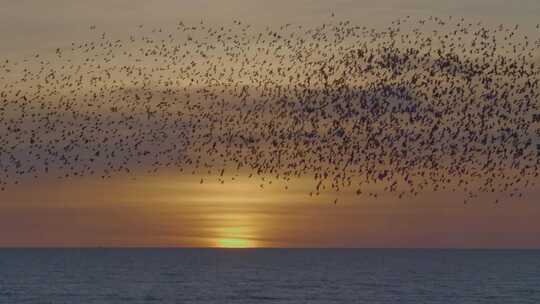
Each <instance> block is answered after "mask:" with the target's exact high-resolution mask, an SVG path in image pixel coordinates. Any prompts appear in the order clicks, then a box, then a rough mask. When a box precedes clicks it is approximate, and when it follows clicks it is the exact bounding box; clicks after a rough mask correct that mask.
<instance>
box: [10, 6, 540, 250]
mask: <svg viewBox="0 0 540 304" xmlns="http://www.w3.org/2000/svg"><path fill="white" fill-rule="evenodd" d="M332 12H333V13H335V14H336V15H338V16H340V17H342V18H347V19H350V20H352V22H356V23H358V24H360V25H364V24H365V25H369V26H374V27H384V26H385V25H387V24H388V23H389V22H391V21H392V20H394V19H395V18H398V17H403V16H404V15H411V16H429V15H432V14H433V15H437V16H447V15H454V16H466V17H468V18H474V19H475V20H477V19H478V20H482V21H484V22H485V23H488V24H493V25H498V24H499V23H505V24H515V23H519V24H521V25H522V26H524V27H525V28H527V26H528V27H530V28H532V27H533V25H534V24H536V22H537V20H536V19H537V16H539V15H540V3H538V1H502V0H498V1H491V0H475V1H464V0H459V1H428V0H424V1H398V0H380V1H322V0H317V1H307V0H306V1H261V0H258V1H244V0H243V1H238V0H232V1H226V2H225V1H185V0H183V1H140V0H136V1H127V0H125V1H119V0H113V1H110V0H109V1H104V0H98V1H91V2H90V1H68V0H63V1H59V0H51V1H46V2H45V1H37V0H25V1H15V0H6V1H1V2H0V20H2V22H1V23H0V41H8V42H9V43H2V44H0V58H19V57H21V56H25V55H28V54H33V53H35V52H45V53H47V52H54V50H55V49H56V47H62V46H67V45H70V44H71V42H74V41H76V42H80V41H85V40H86V39H94V37H95V33H93V32H91V31H89V30H88V29H89V27H90V26H91V25H95V26H96V28H97V29H98V30H103V31H107V32H108V33H111V34H112V35H120V36H121V35H126V34H128V33H129V31H132V30H133V29H134V28H135V27H137V26H138V25H139V24H145V25H149V26H155V27H160V26H167V25H171V24H176V23H177V22H178V20H184V21H186V22H199V21H200V20H201V19H202V20H205V22H209V23H211V24H223V23H230V22H231V20H232V19H240V20H244V21H245V22H248V23H252V24H254V25H258V26H266V25H279V24H283V23H287V22H294V23H300V24H317V23H318V22H320V21H321V20H323V19H324V18H328V15H329V14H330V13H332ZM233 177H234V180H232V178H233ZM200 179H201V177H200V176H192V175H185V174H182V173H179V172H169V171H166V170H163V171H159V172H158V173H156V174H145V173H141V174H140V175H138V176H136V177H135V178H134V177H133V176H122V175H119V176H114V177H113V178H112V179H109V180H101V179H99V178H93V177H80V178H73V179H69V180H62V181H56V180H54V179H51V178H40V179H35V180H27V181H24V182H23V183H21V184H20V185H16V186H13V187H10V188H9V189H7V191H6V192H2V193H0V247H96V246H105V247H107V246H111V247H370V248H374V247H375V248H386V247H389V248H418V247H422V248H427V247H429V248H540V221H539V219H540V204H538V202H537V198H538V197H540V189H538V188H536V189H532V190H530V191H529V192H528V193H525V195H524V196H523V198H521V199H513V200H510V201H506V202H505V203H504V204H497V205H495V204H492V203H491V201H488V200H478V201H475V202H472V203H469V204H467V205H464V204H463V203H462V200H461V198H460V196H458V195H456V194H452V193H446V192H437V193H425V194H423V195H421V196H419V197H416V198H410V199H407V200H398V199H396V198H395V197H392V196H390V195H386V194H384V193H383V192H382V189H375V191H379V193H380V194H381V197H380V198H379V199H377V200H374V199H369V198H362V199H359V198H358V197H356V196H355V195H353V193H350V192H345V193H340V194H339V197H340V201H339V204H333V203H332V201H333V199H334V196H332V194H331V193H328V194H324V195H322V196H319V197H311V196H309V192H310V191H311V189H312V187H313V182H312V181H310V180H309V179H307V178H302V179H298V180H293V181H292V182H291V183H289V186H288V189H285V185H284V184H282V183H280V182H276V183H275V184H273V185H271V186H269V185H266V186H265V188H264V189H261V187H260V186H259V183H258V182H257V181H255V180H253V179H249V178H247V177H246V176H245V175H243V174H240V175H239V176H228V178H227V181H226V182H225V184H221V183H218V182H217V179H212V178H209V179H207V181H206V182H205V183H203V184H200V183H199V180H200Z"/></svg>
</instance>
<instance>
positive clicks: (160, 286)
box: [0, 249, 540, 304]
mask: <svg viewBox="0 0 540 304" xmlns="http://www.w3.org/2000/svg"><path fill="white" fill-rule="evenodd" d="M0 303H14V304H15V303H54V304H56V303H415V304H416V303H490V304H493V303H540V251H527V250H524V251H513V250H387V249H380V250H379V249H369V250H366V249H247V250H246V249H241V250H236V249H231V250H219V249H2V250H0Z"/></svg>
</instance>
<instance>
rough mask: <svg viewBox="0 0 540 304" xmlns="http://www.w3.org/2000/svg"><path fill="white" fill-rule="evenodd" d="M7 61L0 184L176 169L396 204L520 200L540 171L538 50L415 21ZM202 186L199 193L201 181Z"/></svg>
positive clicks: (248, 33)
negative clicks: (447, 198) (305, 184)
mask: <svg viewBox="0 0 540 304" xmlns="http://www.w3.org/2000/svg"><path fill="white" fill-rule="evenodd" d="M539 28H540V26H537V29H536V30H537V31H538V30H539ZM91 30H92V31H93V33H94V34H93V35H94V36H95V39H93V40H89V41H84V42H81V43H72V44H71V45H69V46H62V47H59V48H57V49H54V50H52V51H50V52H48V51H44V52H42V53H38V54H33V55H31V56H27V57H26V58H23V59H20V60H9V59H7V60H2V61H1V62H0V71H1V73H0V187H1V189H2V190H5V189H7V188H8V187H9V186H10V185H12V184H18V183H21V182H23V183H24V182H26V180H27V179H28V177H34V178H40V177H46V176H48V177H51V176H53V177H55V178H62V179H64V178H73V177H77V176H89V175H97V176H100V177H101V178H108V177H111V176H113V175H114V174H133V175H137V174H141V170H147V171H149V172H156V171H157V170H160V169H161V170H172V169H174V170H179V171H184V172H188V173H191V174H202V175H206V176H208V177H212V176H218V179H219V180H220V181H221V182H222V183H224V182H225V176H227V174H229V173H233V174H240V172H242V174H246V175H248V174H249V176H250V177H259V178H261V187H264V183H267V182H268V183H271V182H272V180H275V179H279V180H284V181H285V182H290V181H291V180H292V179H295V178H301V177H304V178H305V177H308V178H312V179H313V182H314V183H313V185H314V186H313V192H312V193H311V194H312V195H319V194H320V193H321V192H323V191H342V190H344V189H349V190H351V191H355V192H356V194H358V195H369V196H373V197H376V196H377V195H380V193H381V192H380V191H375V190H373V189H374V188H373V187H372V186H373V185H374V184H379V186H380V187H383V188H384V193H394V194H395V195H396V196H399V198H403V197H405V196H411V195H412V196H415V195H418V194H419V193H422V192H423V191H426V190H429V191H459V192H462V193H463V194H464V196H465V198H464V199H465V202H466V201H468V200H470V199H472V198H475V197H477V196H478V195H481V194H483V193H487V194H489V193H492V195H493V196H494V197H496V199H497V200H499V199H502V198H503V196H505V195H508V196H510V197H512V196H521V195H522V193H523V192H524V191H525V189H527V188H530V187H533V186H534V185H535V183H536V182H537V181H538V175H539V172H540V155H539V154H540V145H539V144H540V141H539V140H538V138H539V137H540V134H539V133H540V127H539V125H538V122H539V121H540V114H539V113H540V99H539V96H540V89H539V81H540V61H539V57H538V55H539V54H540V53H539V52H538V50H539V49H540V40H534V38H530V37H527V36H526V35H523V34H521V33H520V29H519V27H518V26H515V27H514V26H512V27H507V26H504V25H500V26H498V27H489V26H485V25H483V24H482V23H476V22H473V23H471V22H469V21H467V20H465V19H463V18H455V17H445V18H438V17H429V18H425V19H419V20H414V19H413V18H410V17H405V18H402V19H400V20H396V21H394V22H393V23H392V24H390V25H389V26H388V27H387V28H385V29H382V30H378V29H372V28H368V27H365V26H358V25H355V24H354V23H353V22H351V21H346V20H345V21H343V20H337V19H336V18H332V19H330V20H329V21H328V22H326V23H323V24H320V25H316V26H302V25H293V24H284V25H282V26H278V27H276V28H270V27H268V28H265V29H263V28H260V29H257V28H256V27H255V26H251V25H249V24H245V23H243V22H241V21H234V22H233V23H232V24H228V25H208V24H206V23H204V22H203V21H201V22H200V23H197V24H192V25H186V24H184V23H183V22H179V23H178V24H177V26H176V27H175V28H172V29H170V30H165V29H161V28H153V29H147V28H146V27H145V26H143V25H141V26H139V27H138V28H137V29H134V31H133V33H132V34H131V35H129V37H123V39H117V38H112V37H109V34H107V33H99V32H98V30H97V28H96V26H92V27H91ZM203 182H204V179H201V183H203Z"/></svg>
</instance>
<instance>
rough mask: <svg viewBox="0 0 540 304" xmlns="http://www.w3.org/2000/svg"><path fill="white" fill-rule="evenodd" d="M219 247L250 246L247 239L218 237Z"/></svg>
mask: <svg viewBox="0 0 540 304" xmlns="http://www.w3.org/2000/svg"><path fill="white" fill-rule="evenodd" d="M218 247H220V248H249V247H252V246H251V244H250V242H249V241H248V240H243V239H220V240H219V241H218Z"/></svg>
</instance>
